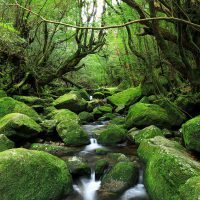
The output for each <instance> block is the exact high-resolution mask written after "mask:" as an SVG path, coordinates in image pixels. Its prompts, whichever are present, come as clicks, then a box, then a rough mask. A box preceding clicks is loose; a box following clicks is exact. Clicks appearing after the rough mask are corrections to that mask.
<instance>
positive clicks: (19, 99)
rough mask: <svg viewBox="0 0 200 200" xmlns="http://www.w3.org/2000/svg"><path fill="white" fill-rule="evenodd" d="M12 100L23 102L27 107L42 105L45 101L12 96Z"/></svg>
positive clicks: (29, 97)
mask: <svg viewBox="0 0 200 200" xmlns="http://www.w3.org/2000/svg"><path fill="white" fill-rule="evenodd" d="M13 98H14V99H16V100H18V101H21V102H24V103H26V104H28V105H35V104H39V105H40V104H44V102H45V100H44V99H40V98H38V97H35V96H18V95H15V96H13Z"/></svg>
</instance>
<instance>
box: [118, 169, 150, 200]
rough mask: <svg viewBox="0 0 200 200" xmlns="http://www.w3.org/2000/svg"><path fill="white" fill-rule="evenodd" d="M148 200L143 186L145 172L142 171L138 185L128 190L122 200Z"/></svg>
mask: <svg viewBox="0 0 200 200" xmlns="http://www.w3.org/2000/svg"><path fill="white" fill-rule="evenodd" d="M129 199H131V200H134V199H135V200H137V199H141V200H148V199H149V198H148V194H147V192H146V190H145V187H144V184H143V170H140V174H139V180H138V184H137V185H136V186H134V187H132V188H130V189H128V190H127V191H126V192H125V193H124V194H123V195H122V197H121V200H129Z"/></svg>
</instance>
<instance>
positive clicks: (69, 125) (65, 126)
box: [56, 120, 90, 146]
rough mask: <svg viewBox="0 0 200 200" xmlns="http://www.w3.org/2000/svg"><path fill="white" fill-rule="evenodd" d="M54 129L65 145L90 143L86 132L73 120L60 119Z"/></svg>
mask: <svg viewBox="0 0 200 200" xmlns="http://www.w3.org/2000/svg"><path fill="white" fill-rule="evenodd" d="M56 130H57V132H58V134H59V136H60V137H61V139H62V140H63V142H64V143H65V144H66V145H69V146H81V145H85V144H89V143H90V141H89V136H88V134H87V133H86V132H85V131H84V130H83V129H82V128H81V127H80V125H79V124H78V123H77V122H75V121H73V120H67V121H61V122H60V123H59V124H58V125H57V127H56Z"/></svg>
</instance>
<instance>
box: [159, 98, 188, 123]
mask: <svg viewBox="0 0 200 200" xmlns="http://www.w3.org/2000/svg"><path fill="white" fill-rule="evenodd" d="M155 103H156V104H158V105H159V106H161V107H162V108H164V109H165V110H166V111H167V114H168V116H169V120H170V125H171V126H180V125H181V124H182V123H183V122H184V121H185V120H186V115H185V114H184V113H183V112H182V111H181V110H180V108H179V107H177V106H176V105H175V104H174V103H173V102H171V101H169V100H168V99H163V98H161V99H159V100H157V101H155Z"/></svg>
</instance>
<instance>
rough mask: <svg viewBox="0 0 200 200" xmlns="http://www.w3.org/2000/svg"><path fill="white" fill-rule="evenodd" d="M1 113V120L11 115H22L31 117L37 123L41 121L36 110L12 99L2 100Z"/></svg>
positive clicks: (0, 104)
mask: <svg viewBox="0 0 200 200" xmlns="http://www.w3.org/2000/svg"><path fill="white" fill-rule="evenodd" d="M0 111H1V112H0V118H1V117H3V116H5V115H7V114H9V113H21V114H25V115H27V116H29V117H31V118H32V119H34V120H35V121H41V118H40V116H39V115H38V114H37V112H36V111H35V110H33V109H32V108H31V107H29V106H27V105H26V104H25V103H22V102H19V101H17V100H15V99H13V98H11V97H4V98H0Z"/></svg>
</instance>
